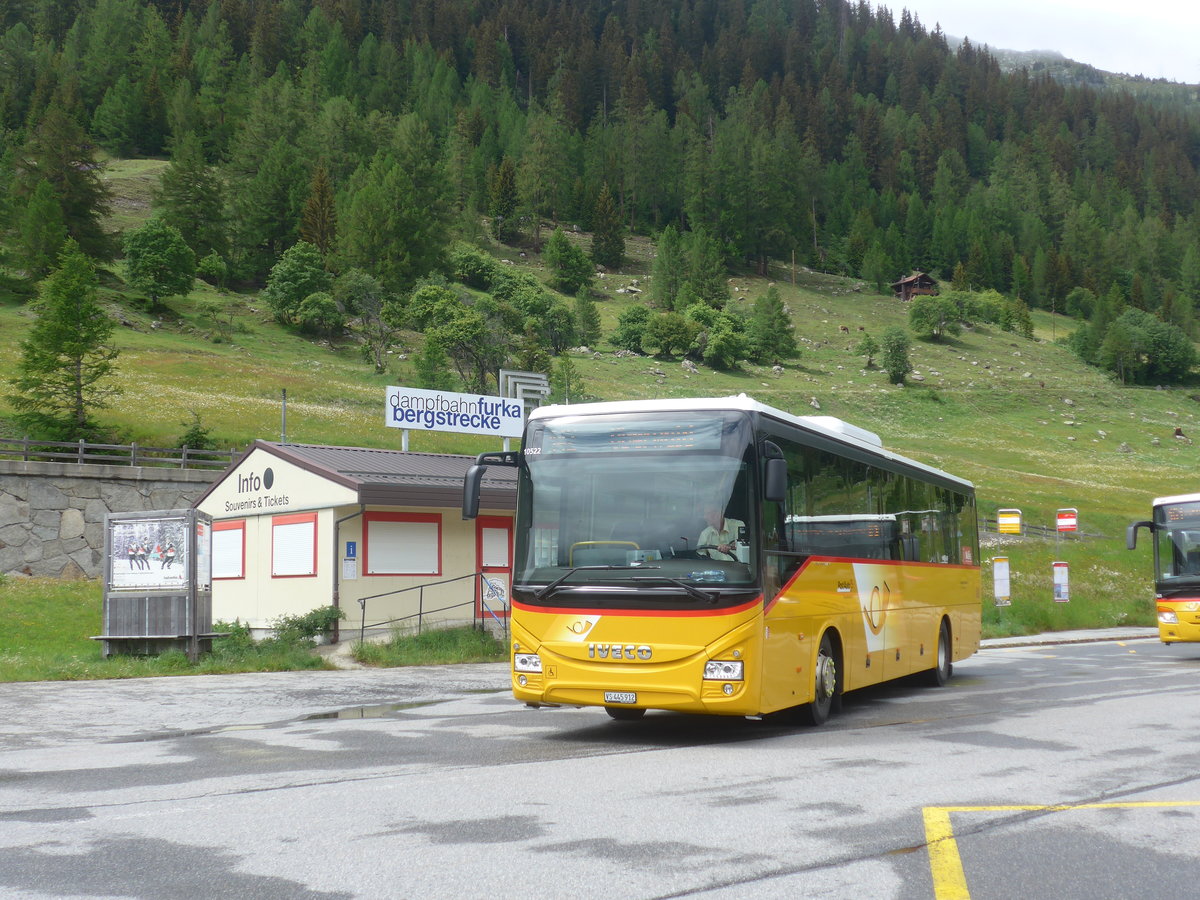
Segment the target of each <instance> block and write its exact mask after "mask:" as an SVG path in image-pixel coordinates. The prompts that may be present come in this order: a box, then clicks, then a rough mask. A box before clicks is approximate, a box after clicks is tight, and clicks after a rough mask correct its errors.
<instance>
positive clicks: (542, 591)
mask: <svg viewBox="0 0 1200 900" xmlns="http://www.w3.org/2000/svg"><path fill="white" fill-rule="evenodd" d="M642 568H645V566H574V567H572V568H570V569H567V571H565V572H563V573H562V574H561V575H559V576H558V577H557V578H555V579H554V580H553V581H552V582H550V583H549V584H548V585H546V586H545V587H541V588H537V589H535V590H534V592H533V599H534V600H541V599H542V598H543V597H545V596H546V595H547V594H549V593H550V592H551V591H553V590H554V589H555V588H556V587H558V586H559V585H560V584H562V583H563V582H564V581H566V580H567V579H568V578H570V577H571V576H572V575H574V574H575V573H576V572H584V571H588V572H595V571H597V570H603V569H642Z"/></svg>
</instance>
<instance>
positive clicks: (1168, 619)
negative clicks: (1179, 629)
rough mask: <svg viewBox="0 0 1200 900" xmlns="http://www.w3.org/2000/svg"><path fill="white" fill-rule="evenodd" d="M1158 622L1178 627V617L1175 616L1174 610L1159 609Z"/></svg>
mask: <svg viewBox="0 0 1200 900" xmlns="http://www.w3.org/2000/svg"><path fill="white" fill-rule="evenodd" d="M1158 621H1160V622H1162V623H1163V624H1164V625H1178V624H1179V616H1177V615H1175V610H1173V609H1160V610H1159V611H1158Z"/></svg>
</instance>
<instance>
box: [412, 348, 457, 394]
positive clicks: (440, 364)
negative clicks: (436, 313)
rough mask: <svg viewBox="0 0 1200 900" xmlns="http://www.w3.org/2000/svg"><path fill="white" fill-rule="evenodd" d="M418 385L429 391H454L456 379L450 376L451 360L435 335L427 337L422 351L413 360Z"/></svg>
mask: <svg viewBox="0 0 1200 900" xmlns="http://www.w3.org/2000/svg"><path fill="white" fill-rule="evenodd" d="M413 366H414V368H415V370H416V375H417V384H418V385H420V386H421V387H423V388H425V389H426V390H429V391H450V390H453V389H454V378H453V377H452V376H451V375H450V358H449V357H448V356H446V349H445V347H443V346H442V343H441V341H439V340H438V339H437V337H436V336H435V335H429V334H427V335H425V340H424V342H423V343H422V344H421V349H420V351H419V352H418V353H417V355H416V356H415V357H414V358H413Z"/></svg>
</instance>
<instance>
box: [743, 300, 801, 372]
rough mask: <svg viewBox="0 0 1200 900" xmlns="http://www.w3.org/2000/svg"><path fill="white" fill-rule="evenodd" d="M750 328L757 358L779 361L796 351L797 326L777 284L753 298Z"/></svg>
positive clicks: (770, 361) (765, 360)
mask: <svg viewBox="0 0 1200 900" xmlns="http://www.w3.org/2000/svg"><path fill="white" fill-rule="evenodd" d="M748 331H749V335H748V337H749V339H750V350H751V353H752V354H753V358H754V361H755V362H759V363H763V364H771V363H776V364H777V363H781V362H783V361H784V360H785V359H791V358H793V357H794V356H795V355H796V329H795V327H794V326H793V325H792V320H791V317H790V316H788V313H787V308H786V307H785V306H784V305H783V298H781V297H780V296H779V291H778V289H777V288H776V287H775V286H774V285H772V286H771V287H769V288H768V289H767V292H766V293H765V294H762V295H761V296H759V297H758V298H757V299H756V300H755V301H754V312H753V313H751V315H750V326H749V329H748Z"/></svg>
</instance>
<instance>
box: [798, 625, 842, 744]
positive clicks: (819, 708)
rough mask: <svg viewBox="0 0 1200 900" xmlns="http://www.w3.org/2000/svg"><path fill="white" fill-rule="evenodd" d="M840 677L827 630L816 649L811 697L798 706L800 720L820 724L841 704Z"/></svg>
mask: <svg viewBox="0 0 1200 900" xmlns="http://www.w3.org/2000/svg"><path fill="white" fill-rule="evenodd" d="M841 688H842V677H841V672H840V671H839V669H838V658H837V654H836V653H835V652H834V648H833V638H832V637H830V636H829V632H828V631H827V632H825V634H823V635H821V646H820V649H818V650H817V666H816V673H815V686H814V693H813V699H812V701H811V702H809V703H806V704H805V705H804V706H802V707H800V720H801V721H802V722H804V723H805V724H808V725H821V724H824V722H825V721H826V720H827V719H828V718H829V714H830V713H832V712H833V711H834V709H835V708H836V707H838V706H840V705H841Z"/></svg>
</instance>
